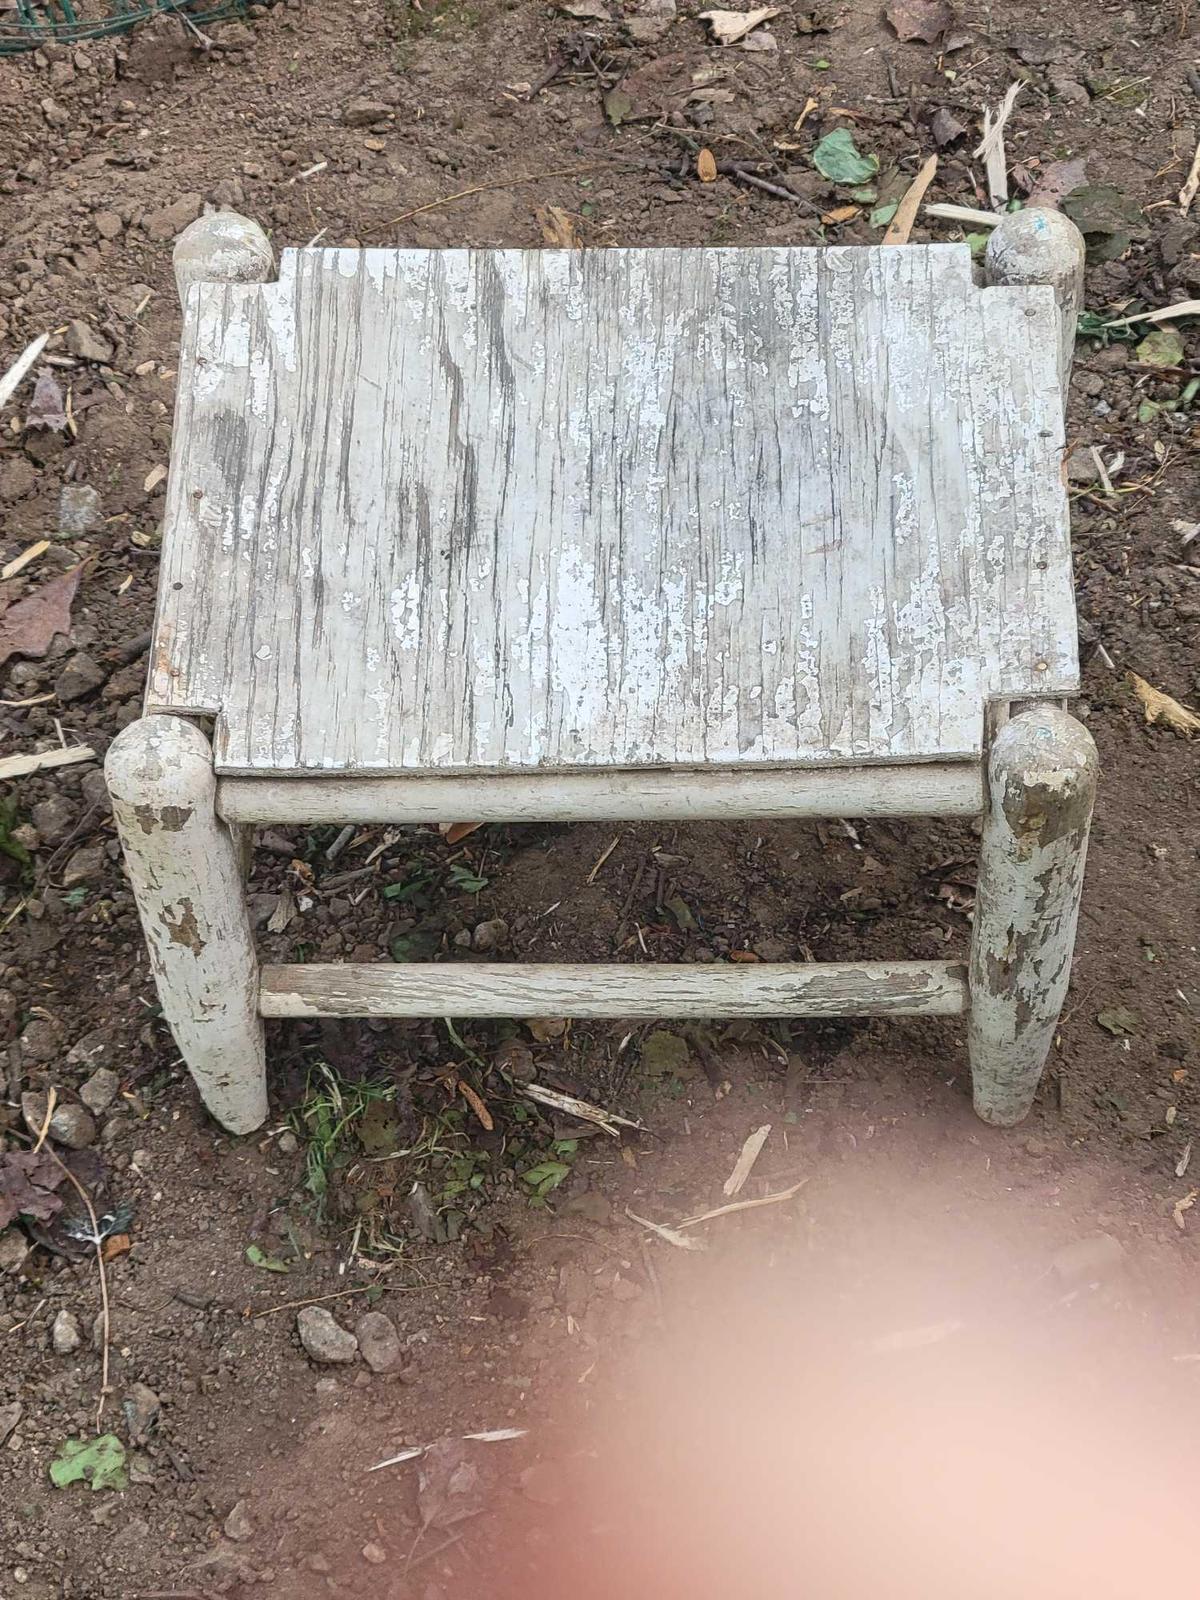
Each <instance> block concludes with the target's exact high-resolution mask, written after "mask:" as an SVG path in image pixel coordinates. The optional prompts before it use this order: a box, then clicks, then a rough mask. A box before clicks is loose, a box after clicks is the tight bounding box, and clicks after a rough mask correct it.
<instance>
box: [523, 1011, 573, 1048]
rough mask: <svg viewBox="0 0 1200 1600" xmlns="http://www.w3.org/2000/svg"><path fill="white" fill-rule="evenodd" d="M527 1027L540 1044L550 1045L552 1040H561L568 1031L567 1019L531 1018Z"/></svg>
mask: <svg viewBox="0 0 1200 1600" xmlns="http://www.w3.org/2000/svg"><path fill="white" fill-rule="evenodd" d="M525 1026H526V1027H527V1028H528V1029H529V1031H530V1033H531V1034H532V1035H533V1037H534V1038H535V1039H536V1040H537V1042H538V1043H539V1044H549V1042H550V1040H551V1039H561V1038H562V1036H563V1034H564V1033H566V1031H567V1019H566V1018H565V1017H530V1018H529V1020H528V1021H527V1022H526V1024H525Z"/></svg>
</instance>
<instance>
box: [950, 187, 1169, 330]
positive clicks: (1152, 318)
mask: <svg viewBox="0 0 1200 1600" xmlns="http://www.w3.org/2000/svg"><path fill="white" fill-rule="evenodd" d="M925 209H926V210H928V209H929V207H928V206H926V208H925ZM1174 317H1200V300H1177V301H1176V302H1175V304H1174V305H1173V306H1163V307H1161V308H1160V309H1159V310H1158V311H1139V312H1138V314H1137V315H1136V316H1135V317H1118V318H1117V319H1116V321H1115V322H1106V323H1105V324H1104V326H1105V327H1106V328H1128V327H1131V326H1132V325H1133V324H1134V323H1135V322H1169V321H1171V319H1172V318H1174Z"/></svg>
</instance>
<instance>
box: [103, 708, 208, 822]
mask: <svg viewBox="0 0 1200 1600" xmlns="http://www.w3.org/2000/svg"><path fill="white" fill-rule="evenodd" d="M104 780H105V782H106V783H107V785H108V792H109V793H110V794H111V795H112V797H113V800H114V801H116V802H117V803H118V804H121V805H125V806H134V807H136V806H147V807H150V808H152V809H153V810H154V811H159V810H161V809H162V808H163V807H164V806H187V807H192V806H195V805H197V804H204V803H205V802H208V803H209V804H210V805H211V797H212V796H213V795H214V794H215V791H216V778H215V776H214V774H213V758H212V747H211V745H210V744H209V742H208V740H207V739H206V738H205V737H204V735H203V734H202V733H201V731H200V729H199V728H197V727H196V725H195V723H192V722H186V721H185V720H184V719H183V718H182V717H167V716H150V717H139V719H138V720H137V721H136V722H131V723H130V724H129V725H128V727H125V728H122V729H121V731H120V733H119V734H118V735H117V737H116V738H115V739H114V740H113V742H112V744H110V745H109V747H108V754H107V756H106V757H105V758H104Z"/></svg>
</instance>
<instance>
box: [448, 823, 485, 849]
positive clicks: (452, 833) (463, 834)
mask: <svg viewBox="0 0 1200 1600" xmlns="http://www.w3.org/2000/svg"><path fill="white" fill-rule="evenodd" d="M482 827H483V823H482V822H439V823H438V832H439V833H440V834H441V836H442V838H443V839H445V841H446V843H447V844H458V843H459V842H460V841H461V840H463V839H467V838H469V837H470V836H471V834H473V833H474V832H475V831H476V830H477V829H479V828H482Z"/></svg>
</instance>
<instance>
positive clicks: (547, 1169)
mask: <svg viewBox="0 0 1200 1600" xmlns="http://www.w3.org/2000/svg"><path fill="white" fill-rule="evenodd" d="M570 1173H571V1169H570V1167H569V1166H568V1165H567V1163H566V1162H565V1161H539V1162H538V1164H537V1166H536V1167H530V1168H529V1169H528V1170H527V1171H525V1172H523V1173H522V1174H521V1177H522V1179H523V1180H524V1181H525V1182H526V1183H527V1184H528V1185H529V1187H530V1188H531V1189H533V1190H535V1191H536V1193H537V1194H538V1195H539V1197H540V1196H542V1195H547V1194H549V1193H550V1191H551V1190H552V1189H557V1188H558V1186H559V1184H560V1183H562V1181H563V1179H564V1178H567V1177H569V1176H570Z"/></svg>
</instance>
